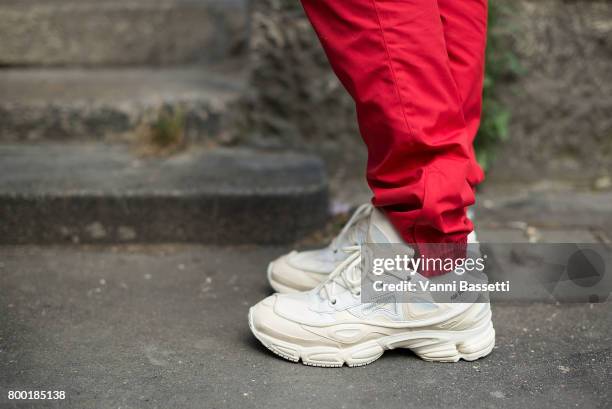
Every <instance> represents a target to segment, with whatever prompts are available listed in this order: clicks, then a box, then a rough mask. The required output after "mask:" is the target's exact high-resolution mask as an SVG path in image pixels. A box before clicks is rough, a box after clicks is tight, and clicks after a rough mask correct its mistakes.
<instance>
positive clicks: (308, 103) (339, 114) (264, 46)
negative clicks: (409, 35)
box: [239, 0, 365, 169]
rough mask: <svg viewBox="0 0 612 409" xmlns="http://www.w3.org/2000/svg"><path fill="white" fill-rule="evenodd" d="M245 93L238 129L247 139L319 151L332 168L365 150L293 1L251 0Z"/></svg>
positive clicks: (348, 105)
mask: <svg viewBox="0 0 612 409" xmlns="http://www.w3.org/2000/svg"><path fill="white" fill-rule="evenodd" d="M250 24H251V42H250V61H249V64H250V78H249V85H250V89H249V93H248V96H247V98H245V101H244V107H245V112H246V115H245V122H244V123H242V124H241V125H242V126H241V127H240V131H241V132H239V133H241V134H242V135H243V136H244V137H246V138H249V139H248V140H247V142H248V143H254V144H256V145H258V146H264V147H281V148H284V147H290V148H299V149H305V150H308V151H312V152H316V153H319V154H322V155H323V156H324V157H325V159H326V161H327V162H328V163H329V164H332V165H339V166H332V168H334V169H336V168H339V167H344V166H346V165H350V164H356V165H357V164H358V165H357V166H361V162H362V161H363V158H364V157H365V149H364V146H363V143H362V142H361V140H360V137H359V132H358V130H357V125H356V119H355V109H354V104H353V102H352V100H351V99H350V98H349V96H348V94H347V93H346V91H345V90H344V88H343V87H342V86H341V84H340V83H339V81H338V80H337V78H336V76H335V75H334V73H333V72H332V71H331V68H330V66H329V64H328V62H327V58H326V57H325V54H324V53H323V50H322V49H321V46H320V44H319V40H318V39H317V37H316V35H315V33H314V31H313V29H312V27H311V26H310V23H309V22H308V20H307V19H306V17H305V15H304V12H303V10H302V8H301V5H300V2H299V1H298V0H254V1H253V3H252V14H251V22H250Z"/></svg>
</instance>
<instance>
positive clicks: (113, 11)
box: [0, 0, 247, 66]
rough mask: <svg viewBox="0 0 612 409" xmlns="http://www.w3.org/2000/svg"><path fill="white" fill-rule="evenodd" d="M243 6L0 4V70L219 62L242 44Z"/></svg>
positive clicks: (138, 1)
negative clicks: (32, 67)
mask: <svg viewBox="0 0 612 409" xmlns="http://www.w3.org/2000/svg"><path fill="white" fill-rule="evenodd" d="M246 21H247V7H246V1H245V0H158V1H154V0H124V1H119V0H96V1H94V0H85V1H83V0H54V1H52V2H49V1H46V0H25V1H24V0H1V1H0V38H2V41H1V42H0V65H2V66H55V65H62V66H66V65H70V66H75V65H77V66H108V65H168V64H185V63H193V62H200V61H218V60H220V59H223V58H226V57H227V56H229V55H232V54H235V53H236V51H237V49H239V48H240V47H241V44H243V43H244V38H245V35H246V29H245V28H246Z"/></svg>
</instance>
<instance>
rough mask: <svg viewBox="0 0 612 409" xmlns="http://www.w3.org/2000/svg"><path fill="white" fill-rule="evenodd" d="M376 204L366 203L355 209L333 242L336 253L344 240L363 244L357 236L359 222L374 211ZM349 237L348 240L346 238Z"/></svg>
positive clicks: (352, 243) (332, 245)
mask: <svg viewBox="0 0 612 409" xmlns="http://www.w3.org/2000/svg"><path fill="white" fill-rule="evenodd" d="M373 209H374V206H372V204H371V203H364V204H362V205H361V206H359V207H358V208H357V210H355V213H353V215H352V216H351V218H350V219H349V221H348V222H347V223H346V224H345V225H344V227H343V228H342V230H340V233H339V234H338V236H336V238H335V239H334V240H333V241H332V243H331V248H332V250H333V251H334V253H337V252H338V250H339V249H340V246H341V245H342V242H343V241H348V242H349V243H350V244H351V245H356V244H361V243H359V240H358V238H357V237H356V233H357V230H358V229H357V228H356V226H357V223H359V222H360V221H361V220H363V219H365V218H367V217H369V216H370V214H371V213H372V210H373ZM345 239H347V240H345Z"/></svg>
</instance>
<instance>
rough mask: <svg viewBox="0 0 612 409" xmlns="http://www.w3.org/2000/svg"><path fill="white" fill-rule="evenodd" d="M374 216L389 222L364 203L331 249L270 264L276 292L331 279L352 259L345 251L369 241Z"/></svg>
mask: <svg viewBox="0 0 612 409" xmlns="http://www.w3.org/2000/svg"><path fill="white" fill-rule="evenodd" d="M468 212H469V210H468ZM372 215H376V217H377V218H381V217H383V218H384V219H385V220H386V217H384V216H382V212H381V211H380V210H378V209H376V208H375V207H374V206H372V205H371V204H370V203H365V204H362V205H361V206H359V207H358V208H357V210H356V211H355V213H353V215H352V216H351V218H350V219H349V221H348V222H347V223H346V225H345V226H344V227H343V228H342V230H341V231H340V233H339V234H338V236H336V238H335V239H334V240H333V241H332V242H331V243H330V244H329V245H328V246H327V247H324V248H321V249H317V250H309V251H295V250H294V251H292V252H291V253H289V254H285V255H283V256H281V257H279V258H277V259H276V260H274V261H272V262H271V263H270V264H269V265H268V271H267V276H268V282H269V283H270V285H271V286H272V288H273V289H274V291H276V292H279V293H292V292H298V291H306V290H310V289H312V288H315V287H316V286H318V285H319V284H321V283H322V282H324V281H325V280H327V278H328V277H329V275H330V274H331V272H332V271H334V270H335V269H336V268H337V267H338V265H340V263H342V262H343V261H344V260H346V258H347V257H348V254H346V252H343V251H342V250H341V249H342V248H344V247H348V246H356V245H360V244H363V243H364V242H365V237H366V234H367V230H368V226H369V225H370V219H371V217H372ZM468 242H469V243H476V242H477V240H476V233H475V232H471V233H470V235H469V236H468ZM398 243H399V242H398Z"/></svg>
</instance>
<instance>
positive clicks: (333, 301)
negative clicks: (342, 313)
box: [329, 299, 338, 305]
mask: <svg viewBox="0 0 612 409" xmlns="http://www.w3.org/2000/svg"><path fill="white" fill-rule="evenodd" d="M337 302H338V300H336V299H334V300H330V301H329V303H330V304H331V305H336V303H337Z"/></svg>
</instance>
